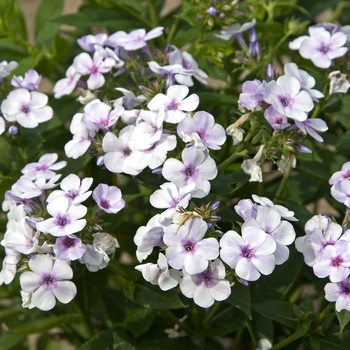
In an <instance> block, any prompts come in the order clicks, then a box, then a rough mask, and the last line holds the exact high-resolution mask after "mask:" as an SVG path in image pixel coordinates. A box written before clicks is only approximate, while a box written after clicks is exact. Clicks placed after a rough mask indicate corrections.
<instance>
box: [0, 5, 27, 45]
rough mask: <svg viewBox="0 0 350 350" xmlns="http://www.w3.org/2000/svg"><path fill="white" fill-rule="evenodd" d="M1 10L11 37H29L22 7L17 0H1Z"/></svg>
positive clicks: (23, 38)
mask: <svg viewBox="0 0 350 350" xmlns="http://www.w3.org/2000/svg"><path fill="white" fill-rule="evenodd" d="M0 11H1V14H2V17H3V19H4V25H5V28H6V31H7V35H8V36H9V37H10V38H18V39H21V40H26V39H27V31H26V26H25V24H24V19H23V14H22V10H21V7H20V6H19V4H18V2H17V1H16V0H1V1H0Z"/></svg>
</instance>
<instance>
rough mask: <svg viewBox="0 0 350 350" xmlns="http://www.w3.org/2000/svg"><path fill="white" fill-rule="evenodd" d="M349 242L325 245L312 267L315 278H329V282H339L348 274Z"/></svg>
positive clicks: (341, 241) (342, 241)
mask: <svg viewBox="0 0 350 350" xmlns="http://www.w3.org/2000/svg"><path fill="white" fill-rule="evenodd" d="M349 267H350V242H348V241H345V240H340V241H337V242H336V243H335V244H334V245H327V246H326V247H325V248H324V249H323V250H322V251H321V252H320V254H319V256H318V259H317V262H316V263H315V265H314V266H313V269H314V273H315V275H316V276H317V277H320V278H324V277H327V276H329V279H330V281H331V282H341V281H343V280H344V279H345V278H346V277H348V276H349V274H350V269H349Z"/></svg>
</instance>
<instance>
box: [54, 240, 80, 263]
mask: <svg viewBox="0 0 350 350" xmlns="http://www.w3.org/2000/svg"><path fill="white" fill-rule="evenodd" d="M85 250H86V246H85V244H83V243H82V242H81V239H80V238H78V237H76V236H74V235H68V236H64V237H59V238H57V239H56V242H55V245H54V247H53V251H54V253H55V255H56V257H57V258H58V259H60V260H65V261H73V260H77V259H80V258H81V257H82V256H83V255H84V253H85Z"/></svg>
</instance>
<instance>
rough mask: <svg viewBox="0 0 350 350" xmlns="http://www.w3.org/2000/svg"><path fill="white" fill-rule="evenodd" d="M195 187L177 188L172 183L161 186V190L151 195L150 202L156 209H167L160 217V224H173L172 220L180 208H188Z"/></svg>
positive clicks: (191, 185)
mask: <svg viewBox="0 0 350 350" xmlns="http://www.w3.org/2000/svg"><path fill="white" fill-rule="evenodd" d="M194 187H195V185H194V184H190V185H188V186H186V187H180V188H177V187H176V186H175V185H174V184H173V183H172V182H166V183H164V184H162V185H160V188H161V189H160V190H157V191H155V192H154V193H152V194H151V196H150V198H149V201H150V203H151V205H152V206H153V207H154V208H160V209H166V210H165V211H164V212H163V213H162V214H161V215H160V217H159V222H162V223H169V224H170V223H171V218H172V216H173V214H174V213H175V211H176V210H177V209H179V207H182V208H187V206H188V204H189V201H190V200H191V197H192V195H191V192H192V190H193V189H194Z"/></svg>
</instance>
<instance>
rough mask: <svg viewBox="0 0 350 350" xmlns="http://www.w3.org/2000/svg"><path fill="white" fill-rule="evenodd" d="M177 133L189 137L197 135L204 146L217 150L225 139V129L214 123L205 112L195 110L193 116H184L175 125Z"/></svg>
mask: <svg viewBox="0 0 350 350" xmlns="http://www.w3.org/2000/svg"><path fill="white" fill-rule="evenodd" d="M177 134H178V135H179V137H181V138H183V137H184V135H186V136H188V137H191V136H192V135H197V136H198V137H199V139H200V141H201V142H202V143H203V144H204V146H205V147H208V148H210V149H214V150H218V149H220V148H221V147H220V146H221V145H222V144H223V143H224V142H225V141H226V133H225V129H224V128H223V127H222V126H221V125H220V124H217V123H215V120H214V117H213V116H212V115H211V114H209V113H207V112H205V111H200V112H196V113H195V114H194V115H193V117H186V118H185V119H183V120H182V121H181V122H180V123H179V124H178V126H177Z"/></svg>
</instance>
